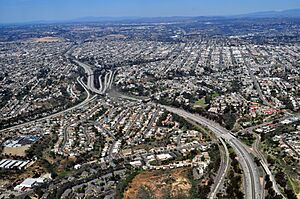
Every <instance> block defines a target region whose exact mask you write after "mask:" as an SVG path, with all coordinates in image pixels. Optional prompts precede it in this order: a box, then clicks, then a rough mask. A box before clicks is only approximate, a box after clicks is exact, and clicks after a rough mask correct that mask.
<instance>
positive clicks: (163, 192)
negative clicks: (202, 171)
mask: <svg viewBox="0 0 300 199" xmlns="http://www.w3.org/2000/svg"><path fill="white" fill-rule="evenodd" d="M187 172H188V169H186V168H180V169H174V170H171V171H162V170H160V171H146V172H143V173H141V174H138V175H137V176H136V177H135V178H134V179H133V180H132V182H131V183H130V184H129V185H128V188H127V189H126V191H125V192H124V194H123V198H124V199H136V198H157V199H164V198H174V197H175V198H176V197H179V196H183V197H186V198H189V196H190V194H189V191H190V189H191V188H192V185H191V182H190V181H189V179H188V177H187Z"/></svg>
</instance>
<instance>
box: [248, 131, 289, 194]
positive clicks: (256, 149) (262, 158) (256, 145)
mask: <svg viewBox="0 0 300 199" xmlns="http://www.w3.org/2000/svg"><path fill="white" fill-rule="evenodd" d="M255 136H256V140H255V142H254V144H253V150H254V152H255V153H256V155H257V157H259V159H260V164H261V165H262V167H263V169H264V170H265V172H266V174H268V175H269V176H270V180H271V182H272V186H273V189H274V191H275V192H276V194H277V195H281V196H282V198H284V199H286V197H285V196H284V195H283V194H282V193H281V191H280V189H279V187H278V185H277V183H276V180H275V178H274V176H273V174H272V172H271V170H270V169H269V167H268V162H267V160H266V158H265V156H264V155H263V153H262V152H261V151H260V150H259V143H260V140H261V137H260V135H258V134H255Z"/></svg>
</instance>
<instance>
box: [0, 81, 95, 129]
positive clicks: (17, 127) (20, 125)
mask: <svg viewBox="0 0 300 199" xmlns="http://www.w3.org/2000/svg"><path fill="white" fill-rule="evenodd" d="M77 81H78V83H79V84H80V85H81V86H82V87H83V88H84V90H85V91H86V92H87V97H86V99H85V100H84V101H82V102H81V103H79V104H77V105H75V106H73V107H70V108H68V109H65V110H62V111H60V112H57V113H54V114H51V115H48V116H46V117H42V118H39V119H36V120H32V121H29V122H24V123H22V124H18V125H15V126H12V127H8V128H5V129H2V130H0V133H2V132H5V131H10V130H15V129H19V128H22V127H24V126H27V125H31V124H33V123H35V122H40V121H43V120H46V119H50V118H53V117H57V116H60V115H62V114H65V113H67V112H70V111H72V110H75V109H77V108H81V107H83V106H85V105H86V104H88V103H89V102H91V101H93V100H95V98H96V95H94V96H92V97H91V94H90V92H89V91H88V90H87V88H86V85H85V84H84V83H83V82H82V81H81V80H80V79H79V77H78V78H77Z"/></svg>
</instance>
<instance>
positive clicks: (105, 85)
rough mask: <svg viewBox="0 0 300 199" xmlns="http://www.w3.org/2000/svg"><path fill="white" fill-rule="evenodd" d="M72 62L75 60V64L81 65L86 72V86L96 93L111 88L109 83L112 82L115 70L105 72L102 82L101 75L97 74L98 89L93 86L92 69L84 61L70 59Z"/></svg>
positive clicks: (93, 76) (100, 93)
mask: <svg viewBox="0 0 300 199" xmlns="http://www.w3.org/2000/svg"><path fill="white" fill-rule="evenodd" d="M72 61H73V62H75V63H76V64H77V65H79V66H80V67H82V68H83V69H84V71H85V73H86V74H87V76H88V77H87V88H88V89H89V90H90V91H91V92H93V93H96V94H99V95H103V94H104V93H105V92H106V91H107V90H108V89H110V88H111V85H112V83H113V79H114V75H115V73H116V71H112V70H110V71H109V72H108V73H106V74H105V76H104V82H103V84H102V75H100V76H99V78H98V79H99V86H100V87H99V89H97V88H96V87H95V83H94V79H95V75H94V71H93V70H92V67H91V66H90V65H88V64H86V63H83V62H80V61H78V60H76V59H72Z"/></svg>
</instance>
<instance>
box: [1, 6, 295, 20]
mask: <svg viewBox="0 0 300 199" xmlns="http://www.w3.org/2000/svg"><path fill="white" fill-rule="evenodd" d="M297 8H300V0H0V23H15V22H30V21H40V20H69V19H77V18H81V17H88V16H94V17H100V16H105V17H124V16H135V17H163V16H212V15H214V16H221V15H222V16H223V15H234V14H244V13H251V12H259V11H271V10H286V9H297Z"/></svg>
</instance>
